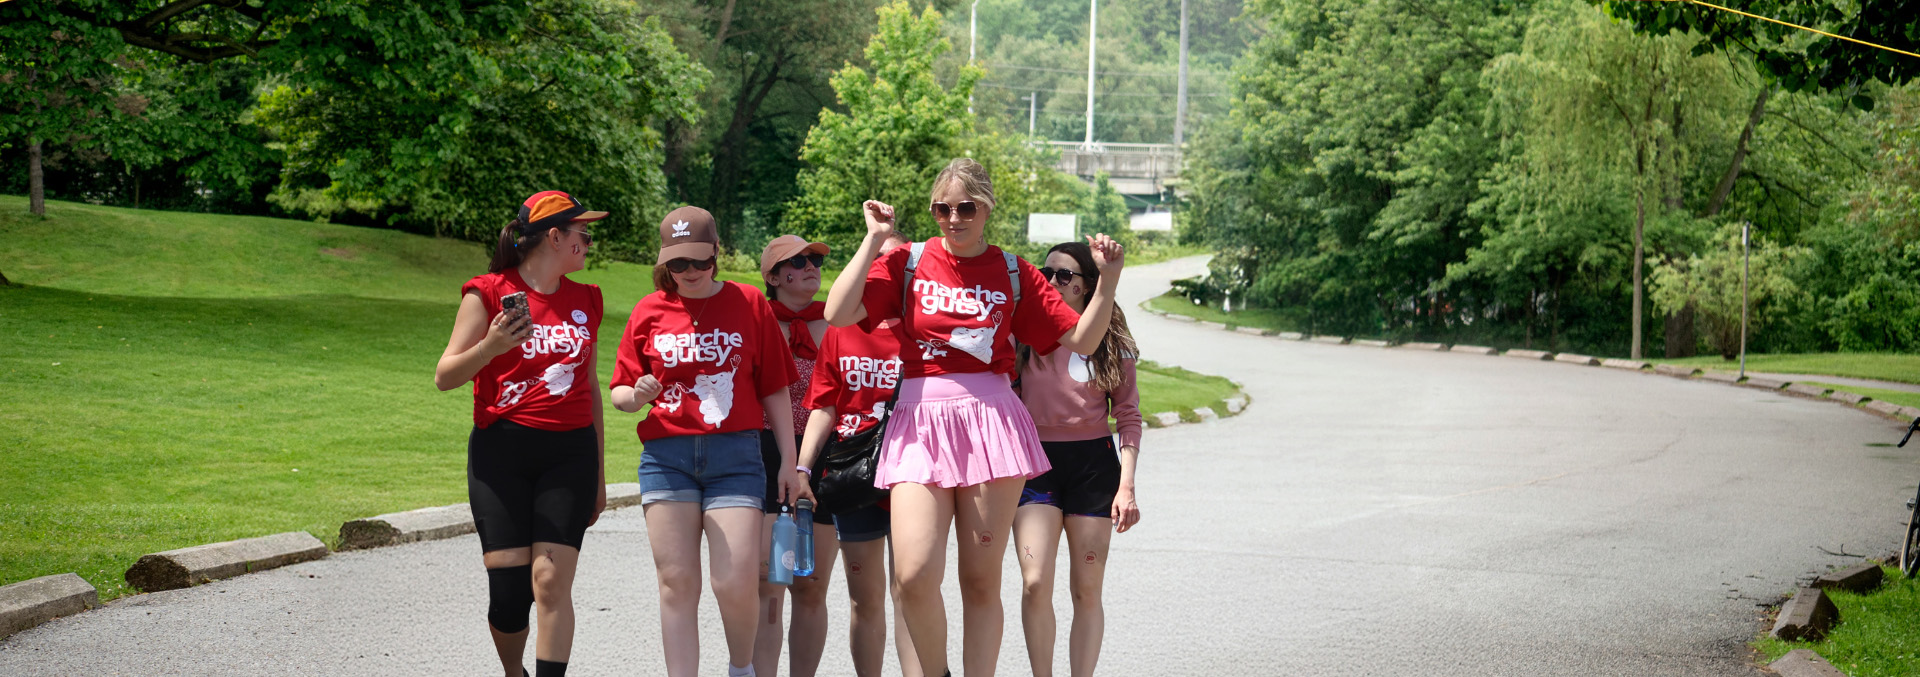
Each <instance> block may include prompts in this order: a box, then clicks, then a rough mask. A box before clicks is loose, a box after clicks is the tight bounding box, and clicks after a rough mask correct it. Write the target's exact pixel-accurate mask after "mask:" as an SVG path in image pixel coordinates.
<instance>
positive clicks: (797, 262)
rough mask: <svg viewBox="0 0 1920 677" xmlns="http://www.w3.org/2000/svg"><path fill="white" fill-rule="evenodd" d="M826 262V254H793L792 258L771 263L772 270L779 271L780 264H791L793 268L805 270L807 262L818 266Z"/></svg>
mask: <svg viewBox="0 0 1920 677" xmlns="http://www.w3.org/2000/svg"><path fill="white" fill-rule="evenodd" d="M826 262H827V255H826V254H795V255H793V258H790V259H786V260H784V261H781V262H779V263H776V264H773V272H776V273H778V272H780V266H793V269H794V270H806V268H807V264H813V267H815V268H819V267H820V266H821V265H823V264H825V263H826Z"/></svg>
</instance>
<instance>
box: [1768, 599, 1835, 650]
mask: <svg viewBox="0 0 1920 677" xmlns="http://www.w3.org/2000/svg"><path fill="white" fill-rule="evenodd" d="M1839 622H1840V610H1839V609H1838V608H1837V607H1835V606H1833V600H1830V599H1827V593H1825V592H1823V591H1821V590H1820V589H1819V588H1801V589H1800V590H1799V592H1795V593H1793V599H1789V600H1787V603H1786V604H1785V605H1782V606H1781V607H1780V618H1779V620H1776V621H1774V623H1773V632H1771V633H1769V634H1771V635H1772V636H1773V637H1774V638H1775V639H1783V640H1786V641H1789V642H1791V641H1794V640H1800V639H1804V640H1808V641H1813V642H1817V641H1820V638H1822V637H1825V636H1827V631H1828V630H1831V629H1833V626H1834V625H1835V624H1837V623H1839Z"/></svg>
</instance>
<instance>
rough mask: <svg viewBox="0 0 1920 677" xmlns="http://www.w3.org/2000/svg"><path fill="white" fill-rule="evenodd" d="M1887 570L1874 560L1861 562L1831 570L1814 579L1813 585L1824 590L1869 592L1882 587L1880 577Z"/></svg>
mask: <svg viewBox="0 0 1920 677" xmlns="http://www.w3.org/2000/svg"><path fill="white" fill-rule="evenodd" d="M1884 573H1885V572H1882V571H1881V570H1880V565H1879V564H1875V563H1873V562H1861V563H1859V564H1855V565H1853V566H1851V567H1847V568H1845V569H1841V570H1839V571H1834V572H1829V573H1828V574H1827V575H1825V576H1821V577H1819V578H1816V579H1814V580H1813V587H1816V588H1820V589H1822V590H1846V591H1848V592H1867V591H1869V590H1872V589H1874V588H1877V587H1880V578H1881V576H1883V575H1884Z"/></svg>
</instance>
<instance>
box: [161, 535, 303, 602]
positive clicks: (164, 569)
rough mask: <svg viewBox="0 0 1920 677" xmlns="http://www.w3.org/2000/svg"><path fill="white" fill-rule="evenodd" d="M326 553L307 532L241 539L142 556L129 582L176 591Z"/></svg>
mask: <svg viewBox="0 0 1920 677" xmlns="http://www.w3.org/2000/svg"><path fill="white" fill-rule="evenodd" d="M326 556H327V544H325V543H321V542H320V539H318V538H314V537H313V534H309V533H307V532H304V531H289V532H286V533H282V534H274V535H271V536H259V537H255V538H242V539H240V540H236V541H227V542H224V543H209V544H207V545H196V546H193V547H191V548H180V549H178V550H168V551H166V552H157V553H153V554H151V555H143V556H141V557H140V561H138V562H135V563H134V564H133V566H132V567H130V568H128V569H127V575H126V578H127V584H128V585H132V586H133V587H135V588H138V589H140V590H142V591H145V592H159V591H161V590H177V589H180V588H186V587H191V586H195V585H199V584H201V583H206V582H210V581H215V580H219V579H222V578H232V577H234V576H238V575H241V574H245V573H251V572H254V571H261V570H263V569H273V568H277V567H283V566H286V565H289V564H298V563H300V562H307V561H311V560H316V559H320V558H323V557H326Z"/></svg>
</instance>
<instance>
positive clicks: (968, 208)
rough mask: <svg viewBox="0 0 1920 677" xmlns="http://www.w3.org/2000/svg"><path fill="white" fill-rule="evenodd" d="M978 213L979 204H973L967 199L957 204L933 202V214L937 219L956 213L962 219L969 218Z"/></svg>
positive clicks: (949, 216)
mask: <svg viewBox="0 0 1920 677" xmlns="http://www.w3.org/2000/svg"><path fill="white" fill-rule="evenodd" d="M978 213H980V206H979V205H976V204H974V203H973V201H972V200H967V201H965V202H961V203H960V204H957V205H950V204H947V203H945V202H935V203H933V216H934V218H937V219H946V218H951V217H952V216H954V215H956V214H957V215H959V216H960V218H962V219H971V218H973V217H974V215H975V214H978Z"/></svg>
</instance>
